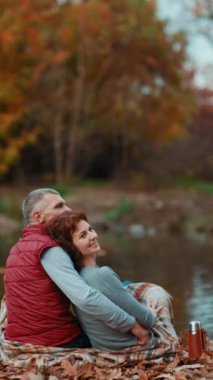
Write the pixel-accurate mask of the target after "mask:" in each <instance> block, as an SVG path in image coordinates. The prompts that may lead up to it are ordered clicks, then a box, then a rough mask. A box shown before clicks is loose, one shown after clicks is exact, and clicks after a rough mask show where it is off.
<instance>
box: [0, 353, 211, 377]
mask: <svg viewBox="0 0 213 380" xmlns="http://www.w3.org/2000/svg"><path fill="white" fill-rule="evenodd" d="M0 379H5V380H6V379H21V380H47V379H48V380H60V379H71V380H75V379H82V380H93V379H100V380H102V379H103V380H104V379H107V380H114V379H115V380H125V379H132V380H154V379H158V380H163V379H165V380H166V379H168V380H175V379H177V380H198V379H199V380H201V379H202V380H206V379H213V351H206V352H205V353H203V354H202V356H201V357H200V358H199V359H198V360H197V361H196V362H195V361H190V360H189V359H187V358H184V359H183V358H181V357H180V356H179V355H177V356H176V357H175V358H174V360H173V361H172V362H170V363H169V364H166V363H165V364H147V363H146V364H143V363H138V362H137V363H131V364H126V365H118V366H115V367H114V368H106V369H105V368H98V367H96V366H94V365H93V364H91V363H87V364H83V365H78V364H71V363H70V362H69V361H68V360H63V361H62V362H61V365H60V366H53V367H51V368H48V369H47V368H45V367H43V366H39V364H38V363H36V364H35V362H33V361H32V362H31V365H30V366H29V367H28V368H25V369H23V368H17V367H16V368H15V367H13V366H11V365H8V366H5V365H2V364H1V363H0Z"/></svg>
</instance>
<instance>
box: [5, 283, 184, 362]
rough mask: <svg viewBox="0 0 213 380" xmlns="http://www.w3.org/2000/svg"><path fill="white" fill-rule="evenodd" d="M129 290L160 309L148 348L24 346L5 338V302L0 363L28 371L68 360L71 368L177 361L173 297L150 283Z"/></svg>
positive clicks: (137, 285) (128, 287) (177, 346)
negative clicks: (31, 367) (112, 348)
mask: <svg viewBox="0 0 213 380" xmlns="http://www.w3.org/2000/svg"><path fill="white" fill-rule="evenodd" d="M127 289H128V291H129V292H130V293H131V294H132V295H133V296H134V297H135V298H136V299H138V300H139V301H142V300H143V301H144V300H146V302H147V305H149V304H150V303H152V302H154V303H155V304H157V306H158V307H159V306H160V307H159V312H158V316H157V324H156V326H155V327H154V328H153V331H152V334H150V341H149V344H148V345H146V346H145V347H144V346H142V345H136V346H134V347H131V348H128V349H125V350H122V351H113V352H106V351H100V350H97V349H92V348H91V349H64V348H57V347H44V346H34V345H32V344H28V343H27V344H21V343H18V342H11V341H8V340H6V339H5V334H4V331H5V326H6V323H7V313H6V306H5V300H4V299H3V300H2V304H1V311H0V360H1V363H2V364H3V365H12V366H15V367H22V368H27V367H29V365H30V363H32V360H33V362H34V363H35V364H36V365H37V367H51V366H57V365H60V363H62V362H63V361H64V360H65V359H66V360H68V361H69V362H70V364H71V365H74V364H75V365H76V363H77V364H79V365H83V364H85V363H92V364H93V365H95V366H98V367H99V368H103V367H105V368H106V367H107V368H110V367H113V366H115V365H121V364H122V365H123V364H128V363H129V364H131V363H133V362H142V361H143V362H149V363H151V362H158V363H162V362H168V361H171V360H173V359H174V355H175V353H176V352H177V351H179V348H180V347H179V343H178V338H177V335H176V332H175V330H174V327H173V322H174V320H173V312H172V305H171V297H170V295H169V294H168V293H167V292H166V291H165V290H164V289H163V288H161V287H159V286H157V285H154V284H148V283H137V284H129V285H128V286H127Z"/></svg>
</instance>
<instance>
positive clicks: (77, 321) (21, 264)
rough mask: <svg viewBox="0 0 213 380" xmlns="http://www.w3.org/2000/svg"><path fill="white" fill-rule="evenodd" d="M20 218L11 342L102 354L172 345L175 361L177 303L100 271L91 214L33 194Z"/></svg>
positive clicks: (11, 286) (13, 259)
mask: <svg viewBox="0 0 213 380" xmlns="http://www.w3.org/2000/svg"><path fill="white" fill-rule="evenodd" d="M22 211H23V216H24V219H25V222H26V226H25V227H24V229H23V235H22V237H21V238H20V239H19V240H18V242H17V243H16V244H15V245H14V246H13V247H12V248H11V251H10V254H9V256H8V259H7V262H6V271H5V279H4V281H5V282H4V284H5V295H6V309H7V324H6V329H5V335H6V339H7V340H9V341H13V342H20V343H31V344H33V345H42V346H50V347H63V348H90V347H93V348H97V349H100V350H104V351H117V350H122V349H126V348H129V347H135V346H136V345H139V346H140V347H141V348H143V349H144V350H150V352H153V351H156V352H157V351H159V352H160V349H161V348H162V347H165V346H166V347H167V354H168V355H169V354H171V355H173V354H174V350H175V347H176V348H177V345H178V338H177V335H176V332H175V330H174V326H173V315H172V306H171V299H170V298H171V297H170V296H169V294H168V293H167V292H166V291H165V290H164V289H163V288H162V287H160V286H157V285H154V284H147V283H140V284H130V285H128V286H124V285H123V283H122V282H121V281H120V279H119V277H118V276H117V275H116V273H115V272H114V271H113V270H112V269H111V268H109V267H107V266H104V267H99V266H98V265H97V262H96V257H97V255H98V253H99V251H100V249H101V248H100V245H99V242H98V236H97V233H96V232H95V231H94V229H93V228H92V226H91V225H90V223H89V221H88V220H87V216H86V215H85V213H83V212H79V211H74V210H71V209H70V208H69V207H68V205H67V204H66V202H65V200H64V199H63V198H62V197H61V196H60V194H59V193H58V192H57V191H56V190H54V189H48V188H47V189H46V188H44V189H37V190H34V191H32V192H31V193H29V194H28V196H27V197H26V199H25V200H24V202H23V204H22ZM135 289H137V291H135ZM133 295H134V296H133Z"/></svg>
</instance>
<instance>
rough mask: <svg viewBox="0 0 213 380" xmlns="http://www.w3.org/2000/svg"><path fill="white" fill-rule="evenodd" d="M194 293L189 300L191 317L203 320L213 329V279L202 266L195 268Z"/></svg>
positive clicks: (188, 306) (203, 322)
mask: <svg viewBox="0 0 213 380" xmlns="http://www.w3.org/2000/svg"><path fill="white" fill-rule="evenodd" d="M192 284H193V286H192V288H193V291H192V294H191V297H190V298H189V300H188V302H187V311H188V314H189V316H191V319H196V320H198V321H201V323H202V325H203V326H204V327H206V328H208V327H209V330H210V328H211V327H212V330H213V316H212V314H213V281H212V278H208V275H207V273H206V272H205V271H204V270H203V269H202V268H200V267H199V268H194V273H193V278H192Z"/></svg>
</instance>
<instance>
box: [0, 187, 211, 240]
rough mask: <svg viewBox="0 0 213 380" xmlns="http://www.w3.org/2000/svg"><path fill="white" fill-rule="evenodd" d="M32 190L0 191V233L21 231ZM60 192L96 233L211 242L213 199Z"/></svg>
mask: <svg viewBox="0 0 213 380" xmlns="http://www.w3.org/2000/svg"><path fill="white" fill-rule="evenodd" d="M30 190H31V188H29V187H28V188H26V187H24V188H21V187H20V188H8V187H1V188H0V194H1V201H0V234H1V235H4V234H6V233H7V232H8V233H10V232H11V231H14V230H16V229H18V228H20V227H21V225H22V222H21V212H20V206H21V202H22V200H23V198H24V197H25V195H26V194H27V192H28V191H30ZM61 193H62V195H63V196H64V197H65V199H66V200H67V203H68V204H69V205H70V206H71V207H72V208H74V209H81V210H85V211H86V213H87V214H88V216H89V219H90V222H91V223H92V224H93V226H94V227H95V228H96V229H98V230H102V231H104V230H113V231H115V232H118V233H127V234H130V235H131V236H133V237H143V236H144V235H155V234H159V233H169V234H176V235H177V234H187V235H188V236H191V237H192V238H198V239H199V238H200V239H208V240H209V239H210V240H212V239H213V215H212V212H211V210H212V209H213V196H212V195H211V194H205V193H200V192H198V191H195V190H191V189H188V190H183V189H172V190H163V191H155V192H154V191H152V192H143V191H139V190H137V191H136V190H135V191H133V190H131V191H130V190H128V189H126V188H125V189H124V188H123V189H122V188H118V187H115V186H114V185H112V184H105V185H102V186H91V185H90V186H89V185H87V186H85V185H84V186H72V187H71V186H70V187H68V186H66V188H63V187H62V188H61Z"/></svg>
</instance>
